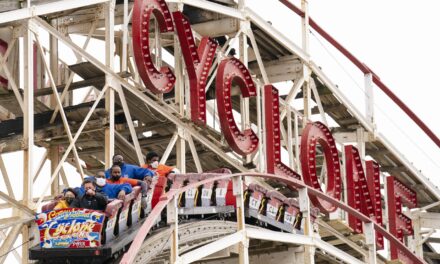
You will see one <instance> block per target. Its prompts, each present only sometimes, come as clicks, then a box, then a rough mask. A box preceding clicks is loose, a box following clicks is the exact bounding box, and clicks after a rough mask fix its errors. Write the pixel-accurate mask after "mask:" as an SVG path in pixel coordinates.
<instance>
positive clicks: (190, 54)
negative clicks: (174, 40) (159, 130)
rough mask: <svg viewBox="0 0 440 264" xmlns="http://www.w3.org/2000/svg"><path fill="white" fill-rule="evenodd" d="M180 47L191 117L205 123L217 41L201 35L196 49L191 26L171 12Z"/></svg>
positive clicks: (182, 17)
mask: <svg viewBox="0 0 440 264" xmlns="http://www.w3.org/2000/svg"><path fill="white" fill-rule="evenodd" d="M173 17H174V23H175V24H176V30H177V35H178V36H179V42H180V47H181V48H182V54H183V58H184V60H185V65H186V71H187V72H188V77H189V86H190V91H191V92H190V93H191V99H190V100H191V119H192V121H193V122H194V123H197V124H205V123H206V93H205V87H206V82H207V80H208V73H209V69H210V68H211V65H212V61H213V58H214V55H215V50H216V49H217V43H216V42H215V41H214V40H213V39H211V38H208V37H203V38H202V40H201V41H200V45H199V48H198V50H197V49H196V44H195V43H194V38H193V35H192V31H191V27H190V24H189V22H188V20H187V19H186V18H185V17H184V16H183V14H182V13H181V12H179V11H178V12H173Z"/></svg>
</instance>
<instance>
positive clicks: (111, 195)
mask: <svg viewBox="0 0 440 264" xmlns="http://www.w3.org/2000/svg"><path fill="white" fill-rule="evenodd" d="M88 179H90V180H92V181H94V182H95V183H96V192H98V193H100V194H102V195H104V196H105V197H106V198H107V199H116V198H118V199H121V200H124V198H125V195H126V194H129V193H131V192H132V191H133V188H132V187H131V185H130V184H129V183H112V182H110V181H108V180H106V178H105V174H104V171H98V172H97V173H96V175H95V177H88ZM84 193H85V190H84V187H81V188H80V189H79V194H80V195H83V194H84Z"/></svg>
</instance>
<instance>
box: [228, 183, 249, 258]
mask: <svg viewBox="0 0 440 264" xmlns="http://www.w3.org/2000/svg"><path fill="white" fill-rule="evenodd" d="M232 186H233V194H234V196H235V200H236V205H237V206H236V210H237V213H236V215H237V232H238V231H243V238H242V240H241V242H240V243H239V244H238V253H239V260H240V261H239V263H240V264H248V263H249V238H248V237H247V236H246V232H245V231H246V229H245V227H246V224H245V213H244V198H243V179H242V177H241V176H238V177H234V178H233V179H232Z"/></svg>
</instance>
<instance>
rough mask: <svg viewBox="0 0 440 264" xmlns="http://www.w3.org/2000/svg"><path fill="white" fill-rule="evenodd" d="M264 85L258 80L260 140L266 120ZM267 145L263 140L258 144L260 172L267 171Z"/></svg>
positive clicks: (262, 137) (262, 136)
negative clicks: (263, 107)
mask: <svg viewBox="0 0 440 264" xmlns="http://www.w3.org/2000/svg"><path fill="white" fill-rule="evenodd" d="M262 87H263V86H262V85H261V83H260V82H259V81H258V82H257V126H258V138H260V140H263V139H264V137H265V136H264V133H265V132H264V131H265V127H266V126H265V121H264V118H265V116H264V111H263V109H262V106H263V105H264V103H263V96H262V94H263V93H262V92H261V91H262ZM265 145H266V144H263V142H261V143H260V144H259V145H258V160H259V161H258V164H257V165H258V166H257V168H258V171H259V172H265V171H266V166H265V164H266V161H265V159H264V158H265V157H266V155H264V153H266V149H265Z"/></svg>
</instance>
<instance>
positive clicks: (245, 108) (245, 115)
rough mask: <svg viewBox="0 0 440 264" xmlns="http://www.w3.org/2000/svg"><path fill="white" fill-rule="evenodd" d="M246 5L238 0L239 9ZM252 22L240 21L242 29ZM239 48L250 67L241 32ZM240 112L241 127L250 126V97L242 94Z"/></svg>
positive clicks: (246, 44)
mask: <svg viewBox="0 0 440 264" xmlns="http://www.w3.org/2000/svg"><path fill="white" fill-rule="evenodd" d="M245 7H246V0H239V1H238V8H239V10H244V8H245ZM250 28H251V26H250V22H249V21H247V20H241V21H240V29H241V30H245V31H250ZM238 49H239V54H240V61H241V62H242V63H243V65H244V66H245V67H248V62H249V61H248V42H247V36H246V34H241V35H240V36H239V42H238ZM240 114H241V129H242V131H244V130H245V129H248V128H250V117H249V97H246V98H243V96H242V95H240ZM243 158H244V163H250V162H251V161H252V158H251V155H246V156H245V157H243Z"/></svg>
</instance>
